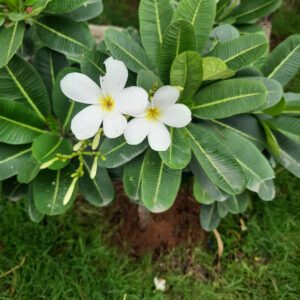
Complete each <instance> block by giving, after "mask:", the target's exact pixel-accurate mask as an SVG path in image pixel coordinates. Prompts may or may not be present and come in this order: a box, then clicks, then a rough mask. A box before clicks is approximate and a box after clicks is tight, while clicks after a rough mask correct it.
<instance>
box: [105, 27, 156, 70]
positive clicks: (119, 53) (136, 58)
mask: <svg viewBox="0 0 300 300" xmlns="http://www.w3.org/2000/svg"><path fill="white" fill-rule="evenodd" d="M105 43H106V46H107V47H108V49H109V51H110V52H111V54H112V56H113V57H114V58H115V59H119V60H121V61H123V62H124V63H125V65H126V66H127V68H128V69H130V70H131V71H133V72H136V73H137V72H139V71H140V70H148V71H153V70H154V66H153V63H152V62H151V60H150V59H149V57H148V55H147V54H146V52H145V50H144V49H143V48H142V47H141V46H140V45H139V44H138V43H137V42H136V41H135V40H134V39H133V38H132V36H131V35H130V34H129V33H128V32H126V31H119V30H117V29H113V28H111V29H108V30H107V31H106V32H105Z"/></svg>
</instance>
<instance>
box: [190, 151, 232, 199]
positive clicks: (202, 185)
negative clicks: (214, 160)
mask: <svg viewBox="0 0 300 300" xmlns="http://www.w3.org/2000/svg"><path fill="white" fill-rule="evenodd" d="M189 167H190V169H191V171H192V173H193V175H194V196H195V198H196V200H197V201H198V202H199V203H203V204H211V203H213V202H215V201H220V202H223V201H224V200H226V199H227V198H228V197H229V195H228V194H226V193H225V192H223V191H222V190H220V189H219V188H218V187H217V186H216V185H215V184H214V183H213V182H212V181H211V180H210V179H209V178H208V176H207V174H206V173H205V171H204V170H203V168H202V167H201V166H200V165H199V162H198V161H197V159H196V158H195V156H194V155H193V156H192V160H191V162H190V165H189Z"/></svg>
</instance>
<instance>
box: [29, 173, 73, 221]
mask: <svg viewBox="0 0 300 300" xmlns="http://www.w3.org/2000/svg"><path fill="white" fill-rule="evenodd" d="M72 172H73V170H72V169H71V168H67V169H62V170H58V171H51V170H42V171H41V172H40V173H39V175H38V176H37V177H36V178H35V180H34V181H33V199H34V204H35V207H36V209H37V210H38V211H39V212H40V213H42V214H45V215H49V216H54V215H60V214H63V213H64V212H66V211H67V210H68V209H69V208H70V207H71V206H72V204H73V202H74V200H75V197H76V195H77V189H78V185H75V188H74V191H73V194H72V197H71V199H70V201H69V202H68V203H67V204H66V205H64V204H63V201H64V197H65V195H66V193H67V191H68V189H69V187H70V186H71V183H72V181H73V179H72V178H71V174H72Z"/></svg>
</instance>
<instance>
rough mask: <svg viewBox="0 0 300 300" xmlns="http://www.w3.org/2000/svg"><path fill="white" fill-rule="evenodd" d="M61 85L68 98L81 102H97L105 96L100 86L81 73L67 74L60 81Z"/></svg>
mask: <svg viewBox="0 0 300 300" xmlns="http://www.w3.org/2000/svg"><path fill="white" fill-rule="evenodd" d="M60 87H61V90H62V92H63V93H64V94H65V95H66V96H67V97H68V98H70V99H72V100H74V101H77V102H81V103H86V104H96V103H97V102H98V101H99V99H100V97H102V96H103V94H102V91H101V89H100V87H99V86H98V85H97V84H96V83H95V82H94V81H93V80H92V79H90V78H89V77H88V76H86V75H84V74H81V73H76V72H75V73H70V74H67V75H66V76H65V77H64V78H63V79H62V80H61V81H60Z"/></svg>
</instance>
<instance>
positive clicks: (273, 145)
mask: <svg viewBox="0 0 300 300" xmlns="http://www.w3.org/2000/svg"><path fill="white" fill-rule="evenodd" d="M261 124H262V126H263V128H264V131H265V135H266V141H267V149H268V150H269V151H270V152H271V153H272V154H273V155H274V156H275V157H276V158H277V157H278V156H279V155H280V148H279V145H278V142H277V139H276V137H275V135H274V134H273V132H272V130H271V129H270V127H269V126H268V124H267V123H265V122H263V121H261Z"/></svg>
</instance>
